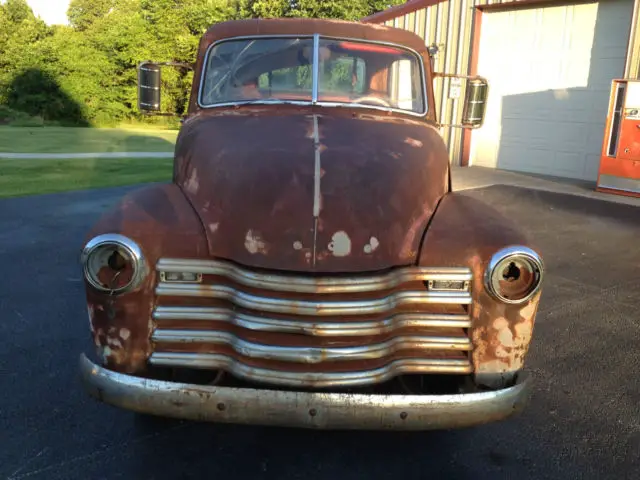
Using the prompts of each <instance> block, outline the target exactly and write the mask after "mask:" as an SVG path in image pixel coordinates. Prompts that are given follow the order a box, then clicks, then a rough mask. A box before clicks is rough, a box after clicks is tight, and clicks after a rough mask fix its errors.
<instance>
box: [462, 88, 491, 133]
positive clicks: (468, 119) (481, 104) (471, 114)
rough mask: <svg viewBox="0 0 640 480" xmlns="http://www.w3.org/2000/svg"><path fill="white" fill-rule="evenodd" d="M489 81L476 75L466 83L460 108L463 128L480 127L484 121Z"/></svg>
mask: <svg viewBox="0 0 640 480" xmlns="http://www.w3.org/2000/svg"><path fill="white" fill-rule="evenodd" d="M488 95H489V83H487V81H486V80H485V79H484V78H481V77H476V78H473V79H471V80H469V82H468V83H467V92H466V95H465V97H464V108H463V110H462V126H463V127H464V128H480V127H481V126H482V124H483V123H484V116H485V113H486V111H487V97H488Z"/></svg>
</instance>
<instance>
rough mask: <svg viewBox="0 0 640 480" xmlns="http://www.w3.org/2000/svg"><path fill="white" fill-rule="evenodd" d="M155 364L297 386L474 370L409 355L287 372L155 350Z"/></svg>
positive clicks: (208, 356)
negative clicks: (365, 364) (354, 366)
mask: <svg viewBox="0 0 640 480" xmlns="http://www.w3.org/2000/svg"><path fill="white" fill-rule="evenodd" d="M149 362H150V363H151V364H152V365H157V366H163V367H191V368H203V369H223V370H225V371H227V372H230V373H232V374H233V375H236V376H238V377H241V378H245V379H248V380H253V381H256V382H264V383H270V384H274V385H286V386H294V387H315V388H318V387H332V386H340V387H344V386H356V385H367V384H372V383H381V382H385V381H387V380H390V379H391V378H393V377H395V376H397V375H401V374H403V373H459V374H465V373H471V371H472V367H471V365H470V363H469V361H468V360H467V359H448V358H444V359H429V358H409V359H400V360H395V361H393V362H390V363H389V364H387V365H385V366H383V367H380V368H376V369H373V370H364V371H355V372H285V371H280V370H273V369H268V368H260V367H254V366H250V365H246V364H244V363H242V362H239V361H238V360H236V359H234V358H232V357H229V356H227V355H220V354H216V353H177V352H166V353H164V352H163V353H157V352H156V353H153V354H152V355H151V357H150V358H149Z"/></svg>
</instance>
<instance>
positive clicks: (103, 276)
mask: <svg viewBox="0 0 640 480" xmlns="http://www.w3.org/2000/svg"><path fill="white" fill-rule="evenodd" d="M80 260H81V262H82V267H83V270H84V276H85V278H86V279H87V281H88V282H89V283H90V284H91V286H92V287H94V288H95V289H97V290H100V291H101V292H108V293H111V294H116V293H125V292H129V291H131V290H134V289H136V288H137V287H138V286H139V285H140V283H142V280H144V277H145V276H146V273H147V272H146V264H145V260H144V257H143V255H142V250H141V249H140V247H139V246H138V245H137V244H136V243H135V242H134V241H133V240H131V239H129V238H127V237H125V236H123V235H119V234H116V233H110V234H105V235H98V236H97V237H95V238H92V239H91V240H90V241H89V242H88V243H87V244H86V245H85V247H84V249H83V250H82V255H81V257H80Z"/></svg>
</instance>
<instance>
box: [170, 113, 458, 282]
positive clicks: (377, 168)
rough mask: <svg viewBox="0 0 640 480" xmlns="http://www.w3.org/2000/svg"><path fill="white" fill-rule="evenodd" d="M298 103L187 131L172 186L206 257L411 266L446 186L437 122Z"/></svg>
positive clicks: (307, 267) (300, 266)
mask: <svg viewBox="0 0 640 480" xmlns="http://www.w3.org/2000/svg"><path fill="white" fill-rule="evenodd" d="M301 110H302V109H299V110H298V111H287V112H276V113H273V112H275V110H274V111H273V112H269V114H266V113H264V112H263V111H260V110H259V109H256V111H252V110H251V109H247V110H246V112H245V113H244V114H237V113H238V112H236V114H234V115H226V114H209V115H201V116H200V118H198V119H197V120H195V121H192V122H189V123H188V124H185V126H184V127H183V131H182V132H181V135H180V138H179V139H178V145H177V147H176V155H177V159H178V165H177V168H176V172H177V175H176V182H177V183H178V184H180V185H181V186H182V189H183V191H184V193H185V195H187V197H188V198H189V200H190V202H191V203H192V205H193V206H194V208H195V210H196V212H197V213H198V215H199V216H200V218H201V221H202V223H203V225H204V226H205V229H204V230H205V231H206V234H207V239H208V244H209V250H210V254H211V256H213V257H218V258H226V259H229V260H233V261H236V262H238V263H241V264H244V265H248V266H254V267H261V268H269V269H280V270H293V271H323V272H347V271H371V270H379V269H384V268H388V267H392V266H397V265H406V264H411V263H414V262H415V260H416V258H417V255H418V250H419V245H420V241H421V238H422V236H423V233H424V230H425V228H426V225H427V224H428V222H429V219H430V218H431V216H432V215H433V213H434V211H435V208H436V206H437V203H438V201H439V200H440V198H441V197H442V195H444V193H446V191H447V188H448V187H447V185H448V155H447V152H446V148H445V146H444V144H443V142H442V140H441V138H440V136H439V134H438V133H437V130H436V129H434V128H433V127H432V126H430V125H429V124H427V123H426V122H423V121H416V120H409V119H406V118H403V117H401V116H390V115H355V114H353V113H352V112H340V113H337V112H336V113H333V112H332V113H331V115H329V114H326V113H324V112H325V111H326V109H325V110H324V111H323V113H315V114H312V113H310V112H309V110H308V109H306V110H302V111H301ZM407 138H411V139H413V141H411V142H407V141H406V139H407ZM194 185H197V188H194ZM210 225H216V228H215V229H213V228H208V226H210ZM248 232H250V233H251V234H250V235H249V234H248ZM254 232H259V241H257V240H255V239H256V238H258V237H256V234H255V233H254ZM248 238H249V240H250V241H249V240H247V239H248ZM372 238H373V239H374V241H373V243H372V241H371V239H372ZM247 245H249V246H248V247H247ZM261 245H263V246H268V248H262V247H261V248H257V247H258V246H261ZM254 247H255V248H254Z"/></svg>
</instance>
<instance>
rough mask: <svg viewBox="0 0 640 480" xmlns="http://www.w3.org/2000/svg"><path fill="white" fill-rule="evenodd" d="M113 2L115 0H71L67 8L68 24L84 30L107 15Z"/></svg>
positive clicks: (113, 4)
mask: <svg viewBox="0 0 640 480" xmlns="http://www.w3.org/2000/svg"><path fill="white" fill-rule="evenodd" d="M115 3H116V2H115V0H72V1H71V3H70V4H69V8H68V10H67V18H68V19H69V24H70V25H71V26H72V27H73V28H75V29H76V30H86V29H87V28H89V27H90V26H91V25H92V24H93V23H94V22H95V21H96V20H98V19H100V18H102V17H104V16H105V15H107V14H108V13H109V12H110V11H111V9H112V8H113V7H114V6H115Z"/></svg>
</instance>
